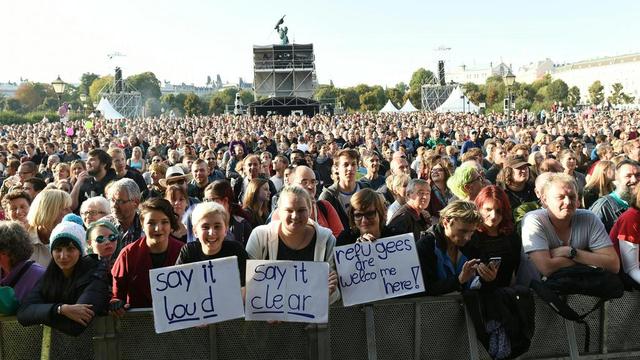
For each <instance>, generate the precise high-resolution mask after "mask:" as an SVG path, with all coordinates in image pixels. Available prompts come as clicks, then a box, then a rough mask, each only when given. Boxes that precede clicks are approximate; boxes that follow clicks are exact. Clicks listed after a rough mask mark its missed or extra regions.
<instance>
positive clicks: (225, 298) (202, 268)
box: [149, 256, 244, 334]
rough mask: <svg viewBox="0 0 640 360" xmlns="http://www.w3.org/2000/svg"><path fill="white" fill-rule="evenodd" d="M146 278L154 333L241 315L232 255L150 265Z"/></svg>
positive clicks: (237, 281) (238, 289)
mask: <svg viewBox="0 0 640 360" xmlns="http://www.w3.org/2000/svg"><path fill="white" fill-rule="evenodd" d="M149 279H150V281H151V295H152V297H153V322H154V325H155V329H156V333H158V334H160V333H163V332H167V331H173V330H179V329H185V328H189V327H193V326H197V325H206V324H213V323H217V322H222V321H226V320H230V319H236V318H240V317H242V316H243V315H244V308H243V306H242V294H241V292H240V271H239V270H238V259H237V258H236V257H235V256H230V257H226V258H221V259H215V260H205V261H200V262H197V263H190V264H183V265H176V266H168V267H164V268H159V269H152V270H149Z"/></svg>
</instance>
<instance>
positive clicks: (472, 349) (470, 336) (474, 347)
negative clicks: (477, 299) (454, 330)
mask: <svg viewBox="0 0 640 360" xmlns="http://www.w3.org/2000/svg"><path fill="white" fill-rule="evenodd" d="M460 306H462V308H463V309H464V324H465V326H466V328H467V340H468V341H469V359H470V360H479V359H480V355H479V354H478V338H477V337H476V329H475V328H474V327H473V320H472V319H471V315H469V311H468V310H467V307H466V306H464V304H463V303H462V302H461V303H460Z"/></svg>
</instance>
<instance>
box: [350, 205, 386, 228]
mask: <svg viewBox="0 0 640 360" xmlns="http://www.w3.org/2000/svg"><path fill="white" fill-rule="evenodd" d="M353 221H354V222H355V224H356V226H357V227H358V230H359V231H360V234H376V233H378V232H379V230H380V217H379V216H378V212H377V211H376V207H375V206H373V205H371V206H369V207H368V208H365V209H355V208H354V209H353Z"/></svg>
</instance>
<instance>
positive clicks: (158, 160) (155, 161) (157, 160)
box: [151, 159, 162, 163]
mask: <svg viewBox="0 0 640 360" xmlns="http://www.w3.org/2000/svg"><path fill="white" fill-rule="evenodd" d="M160 161H162V160H160V159H153V160H151V162H154V163H157V162H160Z"/></svg>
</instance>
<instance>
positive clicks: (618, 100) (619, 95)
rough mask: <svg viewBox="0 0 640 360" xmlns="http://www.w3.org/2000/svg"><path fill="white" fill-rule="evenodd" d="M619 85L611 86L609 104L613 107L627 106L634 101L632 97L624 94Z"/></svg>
mask: <svg viewBox="0 0 640 360" xmlns="http://www.w3.org/2000/svg"><path fill="white" fill-rule="evenodd" d="M622 89H623V86H622V84H621V83H615V84H613V85H611V95H610V96H609V102H610V103H611V104H613V105H618V104H629V103H632V102H633V100H634V97H633V96H629V95H627V94H625V93H624V92H623V91H622Z"/></svg>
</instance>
